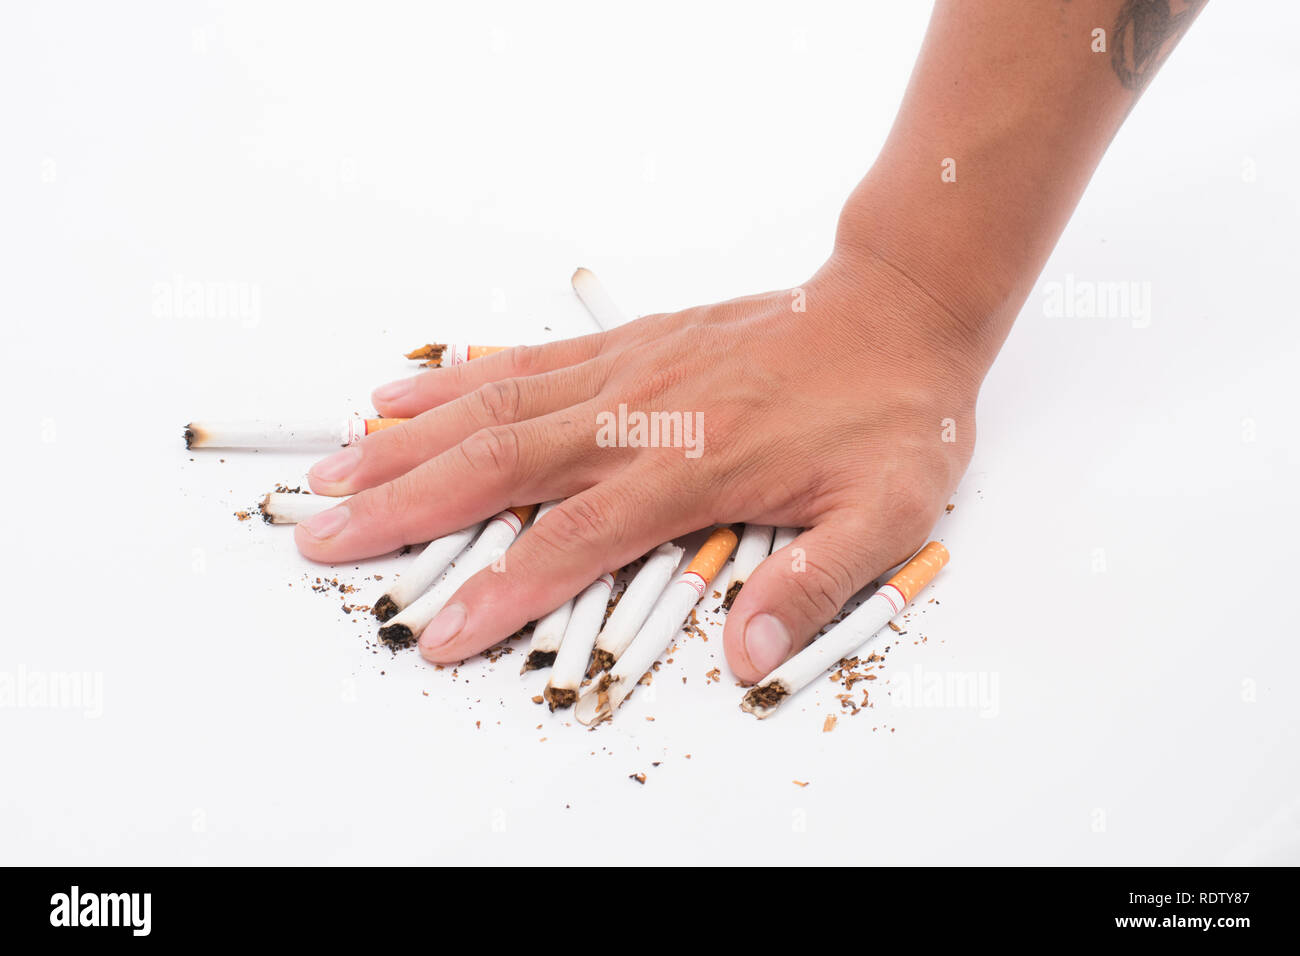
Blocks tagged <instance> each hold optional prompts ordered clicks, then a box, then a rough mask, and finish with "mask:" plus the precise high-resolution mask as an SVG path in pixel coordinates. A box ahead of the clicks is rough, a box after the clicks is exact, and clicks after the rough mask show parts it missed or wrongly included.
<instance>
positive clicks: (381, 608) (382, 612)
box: [374, 594, 401, 622]
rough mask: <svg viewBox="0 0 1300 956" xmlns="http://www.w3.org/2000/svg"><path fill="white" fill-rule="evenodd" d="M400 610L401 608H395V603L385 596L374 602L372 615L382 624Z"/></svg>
mask: <svg viewBox="0 0 1300 956" xmlns="http://www.w3.org/2000/svg"><path fill="white" fill-rule="evenodd" d="M400 610H401V608H399V607H398V606H397V602H396V601H394V600H393V599H392V598H391V597H389V596H388V595H387V594H385V595H384V596H383V597H381V598H380V599H379V600H378V601H376V602H375V607H374V615H375V617H377V618H379V620H380V621H381V622H382V621H387V620H388V619H389V618H390V617H392V616H393V615H394V614H396V613H397V612H398V611H400Z"/></svg>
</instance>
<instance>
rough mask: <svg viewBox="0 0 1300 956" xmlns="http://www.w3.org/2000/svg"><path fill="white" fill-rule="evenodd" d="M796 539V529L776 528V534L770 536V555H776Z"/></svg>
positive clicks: (797, 530) (797, 534) (797, 533)
mask: <svg viewBox="0 0 1300 956" xmlns="http://www.w3.org/2000/svg"><path fill="white" fill-rule="evenodd" d="M797 537H799V529H798V528H777V529H776V534H774V535H773V536H772V553H773V554H776V553H777V552H778V551H780V550H781V549H782V548H784V547H785V546H786V545H789V544H793V543H794V539H795V538H797Z"/></svg>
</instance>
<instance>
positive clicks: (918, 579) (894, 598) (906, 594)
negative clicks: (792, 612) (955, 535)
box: [740, 541, 948, 720]
mask: <svg viewBox="0 0 1300 956" xmlns="http://www.w3.org/2000/svg"><path fill="white" fill-rule="evenodd" d="M947 563H948V549H947V548H945V547H944V546H943V545H941V544H940V543H939V542H938V541H931V542H930V543H929V544H927V545H926V546H925V547H924V548H922V549H921V550H920V551H919V552H917V554H916V555H915V556H914V557H913V558H912V560H910V561H908V562H907V564H905V565H903V568H902V570H901V571H899V572H898V573H897V574H895V575H894V576H893V577H892V578H890V579H889V583H888V584H885V585H884V586H883V587H881V588H880V589H879V590H878V591H876V593H875V594H873V595H871V597H869V598H867V599H866V600H865V601H863V602H862V605H861V606H860V607H859V608H858V609H857V610H856V611H854V612H853V613H852V614H850V615H849V616H848V617H846V618H845V619H844V620H843V621H841V622H840V623H839V624H837V625H835V627H833V628H831V629H830V630H829V631H827V632H826V633H825V634H823V635H822V636H821V637H819V638H817V640H815V641H813V642H812V643H811V644H809V645H808V646H807V647H806V648H804V649H803V650H802V651H800V652H799V653H798V654H796V655H795V656H794V657H792V658H790V659H789V660H788V661H786V662H785V663H784V664H782V665H781V666H780V667H778V668H777V669H776V670H774V671H772V673H771V674H769V675H767V677H766V678H765V679H764V680H763V681H761V682H760V683H758V684H757V685H755V686H754V687H751V688H750V689H749V692H748V693H746V694H745V697H744V699H743V700H742V701H741V702H740V709H741V710H744V711H747V712H749V713H751V714H753V715H754V716H755V717H757V718H758V719H759V720H762V719H763V718H764V717H767V716H769V715H770V714H771V713H772V711H774V710H776V708H777V707H778V706H779V705H780V703H781V702H782V701H784V700H785V699H786V698H787V697H789V696H791V695H792V694H796V693H798V692H799V691H800V690H802V689H803V688H804V687H806V686H808V684H809V683H811V682H812V681H813V680H815V679H816V678H817V677H818V676H820V675H821V674H823V673H825V672H826V671H828V670H830V669H831V668H832V667H834V666H835V665H836V664H837V663H838V662H839V661H841V660H843V659H844V658H846V657H851V656H852V655H853V654H855V653H857V651H858V649H859V648H860V647H862V645H863V644H865V643H867V641H869V640H871V638H873V637H875V636H877V635H878V634H879V633H880V632H882V631H884V630H886V629H887V626H888V624H889V622H890V621H891V620H892V619H893V618H895V617H897V616H898V615H899V614H901V613H902V611H903V608H905V607H907V604H908V602H909V601H911V600H912V598H914V597H916V595H917V594H919V593H920V592H921V591H922V590H923V589H924V588H925V586H926V585H927V584H929V583H930V582H931V581H933V580H934V576H935V575H936V574H938V573H939V571H940V569H941V568H943V566H944V565H945V564H947ZM891 633H892V632H891Z"/></svg>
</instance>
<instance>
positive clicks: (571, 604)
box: [184, 269, 948, 726]
mask: <svg viewBox="0 0 1300 956" xmlns="http://www.w3.org/2000/svg"><path fill="white" fill-rule="evenodd" d="M573 286H574V289H575V291H576V292H577V293H578V295H579V297H580V298H581V299H582V301H583V303H584V304H585V305H586V306H587V307H588V309H589V310H590V311H591V312H592V315H593V317H594V318H595V319H596V321H597V323H598V324H600V325H601V326H602V327H604V328H608V327H612V325H616V324H619V322H621V321H622V314H621V313H620V312H619V311H618V310H617V308H616V307H615V306H614V305H613V302H612V301H611V300H610V298H609V296H608V295H607V294H606V293H605V291H604V289H603V287H602V286H601V285H600V283H599V282H598V281H597V280H596V277H595V276H594V275H593V274H592V273H591V272H589V271H588V270H586V269H579V270H578V271H577V272H576V273H575V274H574V277H573ZM499 350H500V349H499V348H497V347H494V346H458V345H433V344H431V345H426V346H423V347H421V348H419V349H416V350H414V351H412V352H410V353H408V354H407V358H410V359H415V360H421V361H423V364H424V365H426V366H444V365H454V364H460V363H463V362H468V361H473V360H474V359H477V358H479V357H481V356H483V355H488V354H491V353H492V352H495V351H499ZM402 421H404V419H385V418H361V417H353V418H349V419H346V420H344V421H343V422H341V423H332V424H320V423H304V424H278V423H260V422H245V423H233V424H210V423H196V422H191V423H189V424H187V425H186V426H185V431H184V437H185V444H186V447H187V448H190V449H197V448H283V447H302V446H321V445H325V446H328V445H338V444H342V445H348V444H351V443H352V442H354V441H359V440H360V439H361V438H363V437H364V436H366V435H368V434H372V433H373V432H375V431H377V430H379V429H382V428H389V427H393V426H395V425H399V424H401V422H402ZM342 500H345V499H342V498H334V497H329V496H325V495H313V494H302V493H296V490H293V491H290V490H287V489H286V490H277V491H274V492H271V493H270V494H268V495H267V496H266V497H265V498H264V499H263V501H262V504H261V512H262V516H263V517H264V518H265V520H266V521H267V522H268V523H271V524H294V523H297V522H299V521H303V520H305V519H307V518H308V517H311V516H312V515H315V514H317V513H319V512H321V511H323V510H325V509H327V508H330V507H333V506H334V505H337V504H339V503H340V501H342ZM557 504H559V502H558V501H552V502H548V503H546V504H543V505H541V506H540V507H537V506H532V505H529V506H524V507H515V508H509V509H507V510H505V511H502V512H501V513H500V514H498V515H495V516H494V517H492V518H489V519H487V520H486V521H482V522H479V523H478V524H475V525H473V526H471V527H468V528H465V529H463V530H461V531H458V532H455V533H454V534H449V535H445V536H444V537H441V538H438V539H436V540H434V541H431V542H429V543H428V544H426V545H425V546H424V548H423V550H422V551H421V552H420V554H419V555H418V556H417V557H416V559H415V560H414V562H413V563H412V564H411V566H410V568H409V569H408V570H407V571H406V572H405V573H404V574H403V575H402V576H401V578H400V579H399V582H398V583H396V584H394V585H393V586H391V587H389V588H388V589H387V590H386V591H385V592H384V593H383V594H382V595H380V597H379V598H378V599H377V600H376V601H375V602H374V603H373V605H372V610H373V613H374V615H375V617H376V618H378V620H379V622H380V624H381V627H380V628H379V637H380V639H381V640H382V641H383V642H384V643H385V644H387V645H388V646H390V647H392V648H394V649H397V648H405V647H410V646H412V645H413V644H414V643H415V642H416V641H417V640H418V639H419V636H420V633H421V632H422V631H423V630H424V628H425V627H426V626H427V625H428V624H429V622H430V621H432V620H433V618H434V617H435V616H436V615H437V613H438V612H439V611H440V610H441V609H442V607H443V605H445V604H446V603H447V601H448V600H449V599H450V598H451V597H452V595H454V594H455V593H456V591H457V590H459V589H460V587H461V586H462V585H463V584H464V583H465V582H466V581H468V580H469V579H470V578H471V577H472V576H474V575H475V574H477V573H478V572H479V571H482V570H484V569H485V568H487V567H488V566H489V565H491V564H492V563H493V562H494V561H496V560H497V559H498V558H499V557H500V555H501V554H502V553H503V552H504V551H505V550H506V549H508V548H509V547H510V545H511V544H512V543H513V542H514V541H515V540H516V539H517V538H518V537H519V535H520V534H522V533H523V531H524V529H525V527H527V526H528V524H529V522H530V521H535V520H537V519H539V518H541V517H542V516H544V515H545V514H546V512H547V511H548V510H550V509H551V508H553V507H555V506H556V505H557ZM798 533H799V532H798V529H793V528H774V527H772V526H770V525H756V524H750V525H745V526H744V527H743V530H741V531H740V533H739V534H738V533H737V530H734V529H733V528H731V527H717V528H714V529H713V530H712V532H711V533H710V534H709V536H708V539H707V540H706V541H705V542H704V544H703V545H702V546H701V547H700V548H699V549H698V550H697V551H696V552H695V553H694V555H693V556H692V557H691V559H690V561H689V562H688V563H687V564H686V565H685V567H682V561H683V558H684V557H685V550H684V549H683V548H681V547H679V546H677V545H676V544H675V543H673V542H668V543H665V544H662V545H660V546H659V547H657V548H655V549H654V550H653V551H651V552H650V553H649V554H648V555H646V556H645V559H644V561H643V562H642V563H641V565H640V567H639V568H638V569H637V571H636V573H635V575H634V576H633V577H632V579H631V580H630V582H629V583H628V586H627V588H626V589H625V590H624V591H623V592H622V593H621V594H620V595H617V596H615V595H614V593H613V591H614V579H613V576H612V575H611V574H610V573H604V574H602V575H600V577H598V578H597V579H596V580H594V581H592V582H591V583H590V584H589V585H588V586H587V587H586V588H584V589H583V590H582V591H581V592H580V593H579V594H577V595H575V596H574V597H572V598H571V599H569V600H568V601H566V602H565V603H564V604H562V605H561V606H559V607H557V608H555V609H554V610H553V611H551V612H550V613H548V614H547V615H545V616H544V617H542V618H541V619H539V620H538V621H536V622H535V623H534V626H533V630H532V637H531V642H530V645H529V649H528V654H527V657H526V659H525V661H524V665H523V669H522V671H521V673H523V672H527V671H530V670H538V669H543V668H547V667H549V668H550V669H551V675H550V679H549V680H548V681H547V684H546V688H545V690H544V692H543V695H542V697H543V699H544V700H545V702H546V703H547V704H548V705H549V706H550V708H551V710H552V711H555V710H561V709H566V708H569V707H572V708H573V711H574V715H575V716H576V717H577V719H578V720H579V721H580V722H581V723H583V724H585V725H587V726H593V725H595V724H599V723H601V722H602V721H605V720H609V719H610V718H611V717H612V716H613V714H614V712H615V711H616V710H618V708H619V707H620V706H621V705H622V703H623V702H624V701H625V700H626V699H627V698H628V696H629V695H631V693H632V692H633V690H635V688H636V687H637V686H638V684H639V683H641V681H642V679H643V677H644V676H645V675H646V674H647V673H648V672H650V671H651V670H652V669H653V668H654V667H655V664H656V661H657V660H658V658H659V657H660V655H662V654H663V653H664V652H665V651H666V650H667V649H668V648H669V647H670V646H671V644H672V642H673V639H674V637H675V636H676V635H677V634H678V633H679V632H680V631H681V630H682V628H683V626H688V627H689V626H690V621H691V618H692V617H693V614H694V609H695V606H696V604H697V603H698V602H699V601H700V600H701V599H702V598H703V597H704V596H705V594H706V593H707V592H708V589H709V587H710V585H711V584H712V583H713V581H714V580H715V579H716V578H717V576H718V574H719V572H721V570H722V569H723V567H724V566H725V565H726V564H727V562H728V560H729V559H731V557H732V555H733V553H734V555H735V559H734V561H733V562H732V569H733V570H732V575H731V579H730V581H729V583H728V585H727V587H726V588H725V592H724V595H723V607H724V608H725V609H728V610H729V609H730V608H731V606H732V603H733V602H734V601H735V599H736V596H737V594H738V593H739V592H740V589H741V588H742V587H743V586H744V584H745V581H746V580H747V579H748V577H749V576H750V575H751V574H752V573H753V572H754V570H755V569H756V568H757V567H758V566H759V564H761V563H762V562H763V561H764V560H765V559H766V558H767V557H768V556H769V555H772V554H776V553H777V552H779V551H782V550H783V549H785V548H788V547H790V546H792V545H793V544H794V542H795V538H796V537H797V536H798ZM947 561H948V552H947V550H946V549H945V548H944V547H943V545H941V544H939V543H938V542H933V541H932V542H930V543H929V544H927V545H926V546H925V547H924V548H923V549H922V550H921V551H920V552H918V553H917V554H916V555H915V556H914V557H913V558H912V559H911V560H910V561H909V562H908V563H907V564H906V565H905V566H904V567H903V568H902V570H900V571H899V572H898V573H897V574H895V575H894V576H893V577H892V578H891V579H890V581H889V582H888V583H887V584H885V585H884V586H882V587H881V588H879V589H878V590H877V591H876V592H875V593H874V594H872V596H871V597H870V598H868V599H867V600H866V601H864V602H863V603H862V604H861V605H860V606H859V607H858V608H857V609H856V610H855V611H854V612H853V613H852V614H849V615H848V616H847V617H845V618H844V619H843V620H842V621H840V622H839V623H838V624H836V625H835V626H834V627H832V628H831V629H830V630H829V631H827V632H826V633H825V634H824V635H822V636H821V637H820V638H818V639H817V640H815V641H814V642H813V643H812V644H810V645H809V646H808V647H806V648H805V649H804V650H802V651H800V652H799V653H798V654H796V655H794V656H793V657H791V658H790V659H789V660H788V661H786V662H785V663H784V664H782V665H781V666H780V667H778V668H777V669H776V670H775V671H773V672H772V673H771V674H769V675H768V676H767V677H766V678H765V679H764V680H763V681H761V682H760V683H759V684H757V685H756V686H754V687H752V688H750V689H749V690H748V692H747V693H746V694H745V695H744V698H743V700H742V701H741V704H740V706H741V708H742V709H743V710H745V711H746V712H748V713H750V714H753V715H754V716H756V717H758V718H760V719H762V718H765V717H767V716H769V715H770V714H772V713H773V712H774V711H775V710H776V708H777V707H778V706H780V704H781V703H782V702H783V701H785V700H787V699H789V698H790V697H791V696H792V695H794V694H795V693H797V692H798V691H799V690H801V689H802V688H804V687H805V686H807V685H808V684H809V683H811V682H812V681H813V680H814V679H816V678H817V677H818V676H819V675H821V674H823V673H826V672H827V671H830V670H834V669H835V667H836V665H837V663H838V662H840V661H841V660H843V659H846V658H850V657H851V656H852V655H853V654H854V653H855V652H856V651H857V650H858V649H859V648H860V647H861V646H862V645H864V644H865V643H867V642H868V641H870V640H871V639H872V638H873V637H875V636H876V635H877V634H879V633H880V632H882V631H884V632H887V631H888V626H889V624H890V621H891V620H892V619H893V618H895V617H897V616H898V615H899V614H901V613H902V611H903V610H904V608H905V607H906V606H907V604H908V603H909V602H910V601H911V600H912V599H913V598H914V597H915V596H916V595H917V594H918V593H919V592H920V591H921V590H922V589H923V588H924V587H925V586H926V585H928V584H929V583H930V581H931V580H933V578H934V577H935V575H936V574H938V572H939V570H940V569H941V568H942V567H943V566H944V565H945V564H946V563H947Z"/></svg>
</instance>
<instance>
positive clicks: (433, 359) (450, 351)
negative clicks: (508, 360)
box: [406, 344, 509, 368]
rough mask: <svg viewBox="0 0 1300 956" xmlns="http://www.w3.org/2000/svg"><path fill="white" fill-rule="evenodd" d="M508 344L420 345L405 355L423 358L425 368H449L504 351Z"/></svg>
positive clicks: (410, 357) (412, 357) (411, 357)
mask: <svg viewBox="0 0 1300 956" xmlns="http://www.w3.org/2000/svg"><path fill="white" fill-rule="evenodd" d="M508 347H509V346H505V345H432V344H430V345H422V346H420V347H419V348H418V349H415V350H413V351H410V352H407V353H406V357H407V358H409V359H424V360H425V361H424V363H423V364H424V367H425V368H450V367H451V366H453V365H464V364H465V363H466V362H472V361H473V360H474V359H477V358H483V356H485V355H491V354H492V353H494V352H501V351H504V350H505V349H506V348H508Z"/></svg>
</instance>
